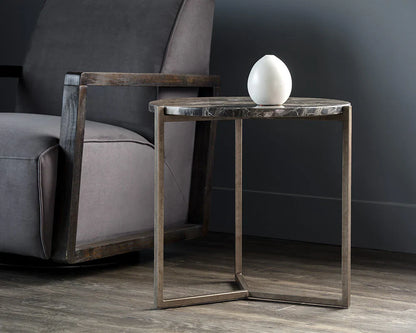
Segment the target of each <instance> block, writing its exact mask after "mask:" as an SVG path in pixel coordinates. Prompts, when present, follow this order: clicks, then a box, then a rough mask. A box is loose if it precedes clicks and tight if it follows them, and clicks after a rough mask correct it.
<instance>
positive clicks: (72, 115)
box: [52, 72, 220, 263]
mask: <svg viewBox="0 0 416 333" xmlns="http://www.w3.org/2000/svg"><path fill="white" fill-rule="evenodd" d="M219 80H220V79H219V76H209V75H182V74H180V75H179V74H146V73H103V72H82V73H74V72H70V73H68V74H66V75H65V81H64V91H63V101H62V117H61V134H60V139H59V145H60V147H61V150H62V154H60V161H59V165H60V168H61V172H60V177H61V178H60V179H58V188H57V195H58V197H57V203H58V204H57V206H56V217H57V218H56V221H55V229H54V239H53V254H52V256H53V259H54V260H55V261H59V262H65V263H76V262H81V261H86V260H91V259H98V258H102V257H105V256H109V255H115V254H120V253H124V252H128V251H129V250H131V247H130V248H129V244H127V243H120V244H119V245H118V246H115V245H112V244H108V246H102V244H101V245H100V246H98V245H97V246H94V244H91V247H89V248H83V249H82V250H80V249H76V233H77V222H78V207H79V193H80V182H81V166H82V153H83V142H84V128H85V115H86V102H87V87H88V86H134V87H187V88H192V87H193V88H203V89H205V90H204V93H203V94H204V95H211V96H212V95H217V91H218V89H219ZM214 125H215V124H214ZM201 126H204V125H202V124H201ZM204 130H205V133H208V132H209V133H211V134H210V136H209V141H210V142H211V141H212V140H215V128H205V129H204ZM207 131H208V132H207ZM197 138H198V134H196V138H195V140H197ZM198 140H202V141H206V140H207V139H206V136H205V137H204V138H199V139H198ZM211 155H213V153H211ZM212 158H213V157H212V156H210V157H209V158H208V160H205V161H200V162H199V164H200V165H197V166H195V161H194V165H193V172H194V170H195V168H196V169H200V168H201V164H205V165H207V163H208V164H209V165H212ZM210 178H211V175H210V174H208V176H207V177H206V179H205V180H204V181H205V182H209V181H210ZM204 186H205V184H202V188H206V187H207V186H205V187H204ZM191 191H192V190H191ZM204 191H205V190H204ZM205 192H206V191H205ZM205 194H206V193H205ZM195 214H196V215H198V214H199V215H201V213H200V212H199V213H195ZM204 220H206V218H205V219H204ZM204 229H206V227H205V228H204ZM130 243H131V242H130Z"/></svg>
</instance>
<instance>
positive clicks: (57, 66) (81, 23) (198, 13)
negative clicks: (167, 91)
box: [16, 0, 214, 141]
mask: <svg viewBox="0 0 416 333" xmlns="http://www.w3.org/2000/svg"><path fill="white" fill-rule="evenodd" d="M213 11H214V0H45V2H44V5H43V8H42V11H41V13H40V16H39V18H38V22H37V25H36V28H35V31H34V33H33V35H32V39H31V43H30V47H29V50H28V53H27V55H26V58H25V62H24V65H23V79H22V80H20V83H19V88H18V94H17V103H16V112H25V113H38V114H50V115H60V114H61V106H62V90H63V80H64V75H65V73H67V72H69V71H77V72H82V71H89V72H92V71H95V72H100V71H102V72H134V73H159V72H163V73H190V74H207V73H208V70H209V55H210V44H211V32H212V20H213ZM155 98H156V91H155V89H154V88H136V87H133V88H129V87H89V88H88V103H87V119H89V120H95V121H100V122H104V123H108V124H113V125H117V126H122V127H124V128H128V129H131V130H134V131H136V132H138V133H139V134H141V135H143V136H145V137H146V138H147V139H149V140H151V141H153V116H152V114H151V113H149V112H148V110H147V104H148V102H149V101H150V100H153V99H155Z"/></svg>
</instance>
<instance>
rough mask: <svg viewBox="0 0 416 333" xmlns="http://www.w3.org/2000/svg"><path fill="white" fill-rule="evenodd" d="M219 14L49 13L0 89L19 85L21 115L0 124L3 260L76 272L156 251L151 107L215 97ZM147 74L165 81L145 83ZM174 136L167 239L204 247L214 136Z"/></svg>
mask: <svg viewBox="0 0 416 333" xmlns="http://www.w3.org/2000/svg"><path fill="white" fill-rule="evenodd" d="M213 8H214V4H213V1H211V0H184V1H180V0H163V1H158V2H152V1H135V0H120V1H118V2H117V4H116V5H114V2H113V1H111V0H96V1H88V2H87V1H82V0H54V1H51V0H49V1H45V4H44V7H43V9H42V11H41V14H40V17H39V20H38V24H37V27H36V30H35V32H34V34H33V38H32V43H31V47H30V49H29V51H28V54H27V56H26V60H25V63H24V65H23V67H19V66H0V77H19V89H18V95H17V103H16V113H0V197H1V198H2V201H1V203H0V251H1V252H8V253H16V254H22V255H29V256H35V257H39V258H43V259H52V260H54V261H57V262H64V263H77V262H82V261H87V260H93V259H98V258H102V257H106V256H111V255H116V254H121V253H126V252H129V251H135V250H139V249H142V248H146V247H151V246H152V245H153V230H152V225H153V158H154V156H153V155H154V150H153V114H151V113H149V112H148V111H147V103H148V102H149V101H150V100H152V99H155V98H156V97H158V96H159V97H160V96H175V95H177V96H195V95H196V94H199V95H202V96H209V95H215V94H217V91H218V86H219V78H218V77H216V76H208V75H203V74H205V73H207V72H208V64H209V49H210V40H211V29H212V16H213ZM132 42H134V43H132ZM89 44H92V45H89ZM114 69H116V70H117V72H112V71H114ZM149 69H150V70H154V69H158V73H146V74H143V73H140V72H148V71H149ZM77 70H92V71H90V72H81V71H79V72H71V71H77ZM118 71H120V73H119V72H118ZM65 73H66V74H65ZM173 73H175V74H173ZM182 73H192V74H182ZM62 79H64V88H63V93H62V86H61V85H60V84H59V83H60V82H62ZM110 86H111V87H112V88H110V89H108V88H106V87H110ZM144 87H147V88H144ZM149 87H151V88H149ZM153 89H155V90H153ZM87 90H88V91H89V93H88V96H89V99H88V103H87ZM90 90H91V91H90ZM61 98H62V104H61V103H60V102H59V99H61ZM59 104H61V105H62V108H59V107H58V105H59ZM60 109H61V110H62V111H59V110H60ZM87 110H88V112H87ZM59 115H61V117H59ZM166 130H167V136H168V137H169V138H171V140H170V141H171V144H170V145H169V147H170V148H169V147H167V150H166V161H167V169H168V170H169V171H168V174H167V175H166V177H167V180H168V183H169V184H170V185H169V186H170V194H169V198H170V199H168V202H167V210H168V211H170V212H171V213H168V211H167V213H168V218H167V224H168V225H169V228H168V230H167V232H166V236H165V238H166V241H175V240H179V239H185V238H193V237H197V236H200V235H202V234H204V232H206V229H207V221H208V213H209V192H210V187H211V185H210V178H211V166H212V159H213V150H212V147H213V142H214V140H215V124H213V125H211V124H208V123H205V122H201V123H197V124H196V126H195V128H194V127H190V126H189V125H188V124H181V125H177V124H173V127H171V128H167V129H166ZM194 133H195V135H194Z"/></svg>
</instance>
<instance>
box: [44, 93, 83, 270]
mask: <svg viewBox="0 0 416 333" xmlns="http://www.w3.org/2000/svg"><path fill="white" fill-rule="evenodd" d="M86 102H87V87H86V86H75V85H68V86H65V87H64V93H63V103H62V116H61V131H60V138H59V145H60V147H61V150H62V154H61V157H60V167H61V173H60V178H59V179H58V188H57V189H58V191H57V203H58V204H57V207H56V209H57V211H56V218H55V221H56V222H57V223H55V226H54V235H53V242H52V245H53V249H52V257H53V259H54V260H55V261H57V262H68V263H72V262H74V252H75V243H76V233H77V223H76V222H77V220H78V207H79V191H80V185H81V163H82V152H83V147H84V129H85V114H86Z"/></svg>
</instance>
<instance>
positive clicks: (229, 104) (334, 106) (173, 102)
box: [149, 97, 351, 118]
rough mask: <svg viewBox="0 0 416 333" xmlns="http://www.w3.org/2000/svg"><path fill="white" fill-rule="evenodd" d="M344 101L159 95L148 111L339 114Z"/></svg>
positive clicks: (198, 114) (270, 115) (269, 115)
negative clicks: (276, 101)
mask: <svg viewBox="0 0 416 333" xmlns="http://www.w3.org/2000/svg"><path fill="white" fill-rule="evenodd" d="M350 105H351V104H350V103H349V102H346V101H340V100H335V99H323V98H305V97H291V98H289V99H288V100H287V101H286V103H284V104H283V105H257V104H255V103H254V102H253V101H252V100H251V99H250V98H249V97H196V98H195V97H193V98H192V97H191V98H174V99H160V100H157V101H153V102H150V103H149V111H151V112H155V110H156V109H157V108H158V107H164V109H165V115H180V116H190V117H192V116H194V117H212V118H217V117H218V118H227V117H230V118H281V117H296V118H297V117H319V116H331V115H339V114H342V108H343V107H348V106H350Z"/></svg>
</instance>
